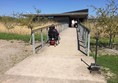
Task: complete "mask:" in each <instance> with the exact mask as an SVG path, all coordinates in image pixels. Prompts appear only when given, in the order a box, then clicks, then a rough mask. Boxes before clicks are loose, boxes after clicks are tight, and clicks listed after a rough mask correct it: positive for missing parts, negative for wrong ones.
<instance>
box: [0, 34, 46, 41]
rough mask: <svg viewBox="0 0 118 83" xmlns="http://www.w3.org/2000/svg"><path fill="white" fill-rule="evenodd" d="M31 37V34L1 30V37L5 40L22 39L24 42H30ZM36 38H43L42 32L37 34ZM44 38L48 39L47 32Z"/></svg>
mask: <svg viewBox="0 0 118 83" xmlns="http://www.w3.org/2000/svg"><path fill="white" fill-rule="evenodd" d="M30 37H31V35H20V34H15V33H3V32H0V39H3V40H22V41H24V42H29V41H30ZM35 40H36V41H40V40H41V37H40V34H35ZM44 40H46V35H45V34H44Z"/></svg>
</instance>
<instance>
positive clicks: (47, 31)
mask: <svg viewBox="0 0 118 83" xmlns="http://www.w3.org/2000/svg"><path fill="white" fill-rule="evenodd" d="M46 32H47V42H48V40H49V37H48V28H47V29H46Z"/></svg>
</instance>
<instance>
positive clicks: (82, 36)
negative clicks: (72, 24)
mask: <svg viewBox="0 0 118 83" xmlns="http://www.w3.org/2000/svg"><path fill="white" fill-rule="evenodd" d="M77 39H78V50H80V51H81V52H83V53H84V54H86V55H88V56H89V51H90V30H89V29H88V28H86V27H85V26H84V25H82V24H80V23H78V27H77Z"/></svg>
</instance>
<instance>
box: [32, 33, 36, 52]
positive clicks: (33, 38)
mask: <svg viewBox="0 0 118 83" xmlns="http://www.w3.org/2000/svg"><path fill="white" fill-rule="evenodd" d="M32 48H33V54H35V35H34V32H32Z"/></svg>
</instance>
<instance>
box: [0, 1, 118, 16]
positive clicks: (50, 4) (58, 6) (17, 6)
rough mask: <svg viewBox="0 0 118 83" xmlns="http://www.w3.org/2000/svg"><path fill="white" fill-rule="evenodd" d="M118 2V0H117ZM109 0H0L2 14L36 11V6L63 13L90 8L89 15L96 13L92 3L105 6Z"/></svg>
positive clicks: (46, 10) (49, 11) (43, 10)
mask: <svg viewBox="0 0 118 83" xmlns="http://www.w3.org/2000/svg"><path fill="white" fill-rule="evenodd" d="M115 1H116V3H117V4H118V0H115ZM106 3H107V0H0V15H11V14H12V13H13V11H14V12H15V13H18V12H19V13H22V12H23V13H29V12H31V13H36V12H35V10H34V8H37V9H40V10H41V13H42V14H50V13H63V12H68V11H74V10H81V9H89V15H94V14H95V13H94V12H93V9H92V8H91V7H90V5H94V6H96V7H104V6H105V4H106Z"/></svg>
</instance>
